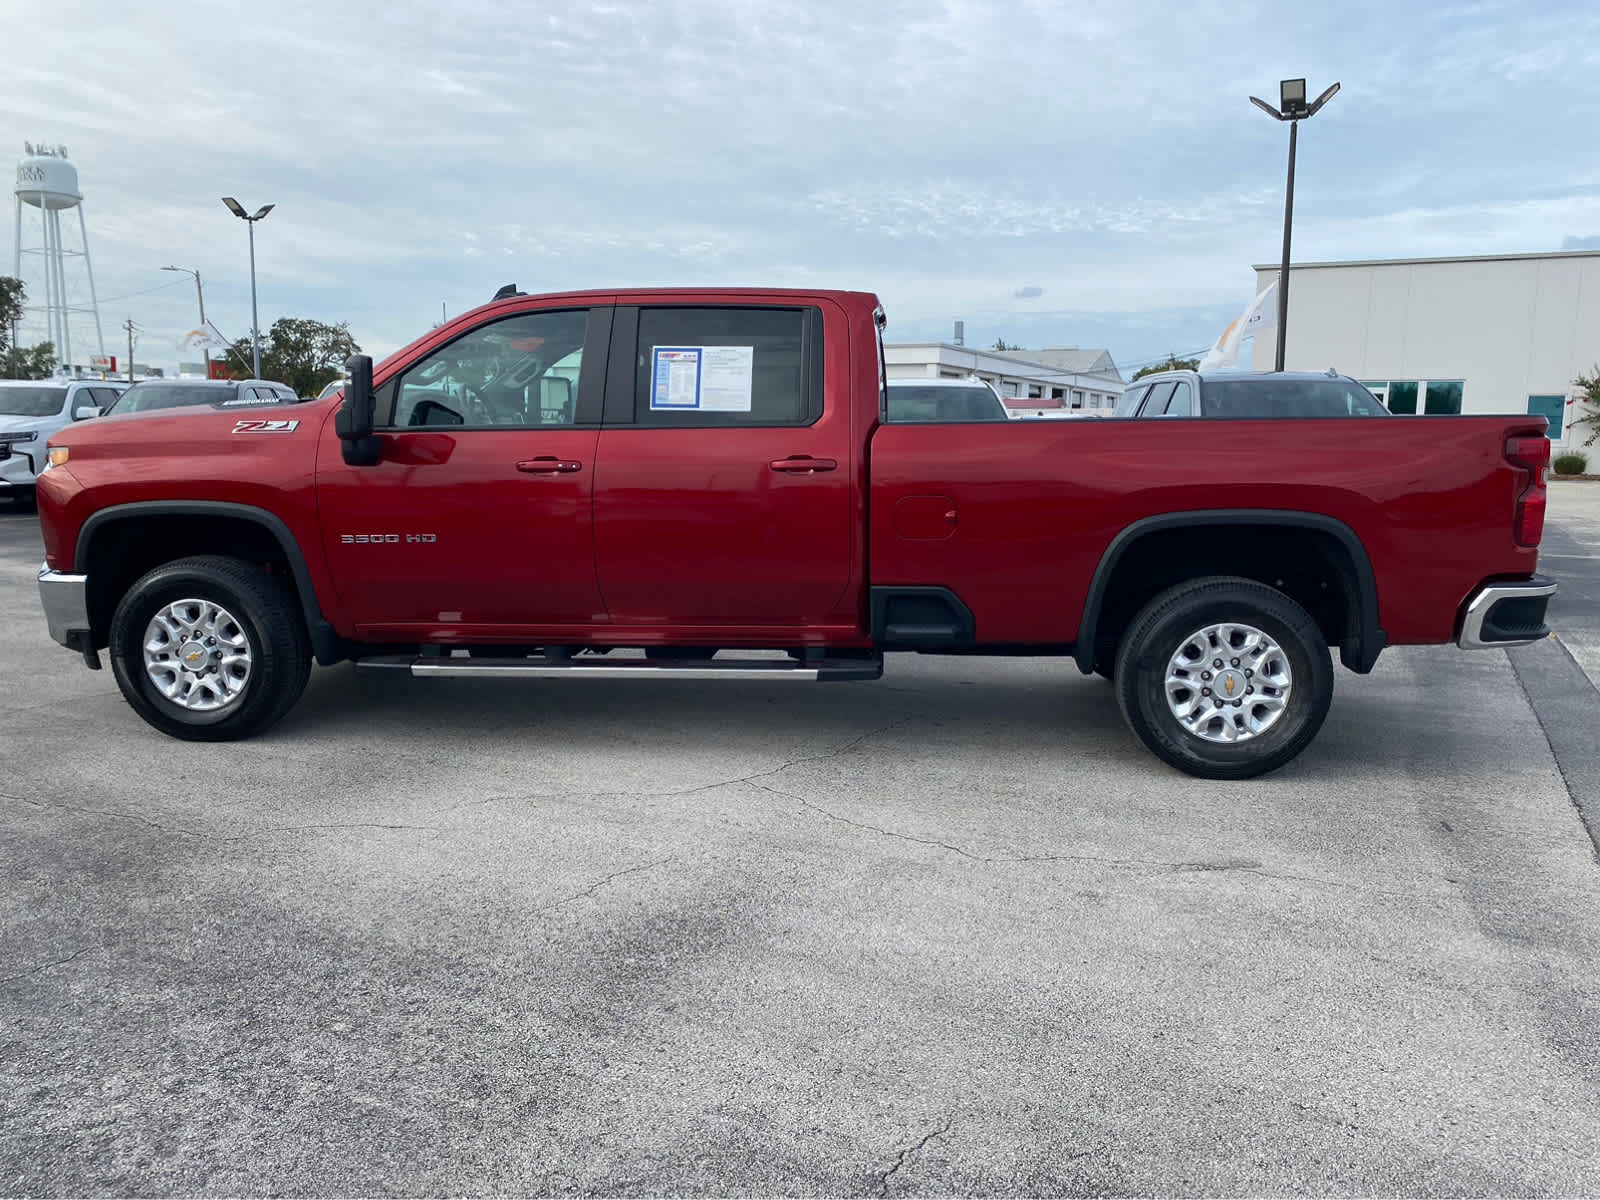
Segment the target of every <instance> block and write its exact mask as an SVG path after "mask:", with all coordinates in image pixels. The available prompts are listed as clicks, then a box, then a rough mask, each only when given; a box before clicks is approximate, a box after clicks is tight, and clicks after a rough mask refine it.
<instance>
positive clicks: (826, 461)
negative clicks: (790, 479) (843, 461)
mask: <svg viewBox="0 0 1600 1200" xmlns="http://www.w3.org/2000/svg"><path fill="white" fill-rule="evenodd" d="M767 466H769V467H771V468H772V469H773V470H774V471H784V472H786V473H788V474H790V475H810V474H811V473H812V472H814V471H833V470H837V469H838V466H839V464H838V463H837V462H835V461H834V460H833V459H831V458H812V457H811V456H810V455H808V454H791V455H790V456H789V457H788V458H775V459H773V460H772V461H771V462H769V463H768V464H767Z"/></svg>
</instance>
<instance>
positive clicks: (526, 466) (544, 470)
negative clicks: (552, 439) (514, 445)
mask: <svg viewBox="0 0 1600 1200" xmlns="http://www.w3.org/2000/svg"><path fill="white" fill-rule="evenodd" d="M517 470H519V471H521V472H522V473H523V474H524V475H570V474H572V473H573V472H574V471H581V470H583V464H582V463H581V462H576V461H574V460H573V459H570V458H557V457H556V456H555V455H553V454H544V455H540V456H539V457H538V458H525V459H523V460H522V461H521V462H519V463H518V464H517Z"/></svg>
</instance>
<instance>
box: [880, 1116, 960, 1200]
mask: <svg viewBox="0 0 1600 1200" xmlns="http://www.w3.org/2000/svg"><path fill="white" fill-rule="evenodd" d="M953 1124H955V1121H954V1119H953V1118H950V1117H946V1118H945V1122H944V1124H943V1125H941V1126H939V1128H937V1129H935V1130H933V1131H932V1132H931V1133H928V1134H927V1135H926V1136H924V1137H923V1139H922V1140H921V1141H920V1142H917V1143H916V1144H915V1145H912V1146H907V1147H906V1148H905V1149H903V1150H901V1151H900V1152H899V1153H898V1154H896V1155H895V1159H894V1162H893V1163H892V1164H891V1165H890V1167H889V1169H888V1170H886V1171H880V1172H879V1173H878V1192H877V1194H878V1195H879V1196H887V1195H888V1194H889V1179H890V1177H891V1176H893V1175H894V1173H895V1172H896V1171H898V1170H899V1169H900V1168H901V1167H903V1166H905V1165H906V1159H908V1158H910V1157H911V1156H912V1155H913V1154H915V1153H917V1152H918V1151H919V1150H921V1149H922V1148H923V1147H924V1146H926V1145H927V1144H928V1143H929V1142H931V1141H933V1140H934V1139H935V1138H941V1137H943V1136H944V1135H945V1134H947V1133H949V1132H950V1127H951V1126H952V1125H953Z"/></svg>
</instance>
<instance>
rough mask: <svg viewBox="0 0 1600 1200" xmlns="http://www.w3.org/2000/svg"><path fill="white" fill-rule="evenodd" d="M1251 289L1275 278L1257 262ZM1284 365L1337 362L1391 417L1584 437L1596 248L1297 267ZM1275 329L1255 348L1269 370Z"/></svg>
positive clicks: (1599, 349) (1315, 366)
mask: <svg viewBox="0 0 1600 1200" xmlns="http://www.w3.org/2000/svg"><path fill="white" fill-rule="evenodd" d="M1255 271H1256V290H1257V292H1260V291H1261V290H1262V289H1263V288H1265V287H1267V286H1268V285H1269V284H1271V282H1272V281H1273V280H1274V279H1276V278H1277V275H1278V265H1277V264H1276V263H1272V264H1266V265H1260V266H1257V267H1256V268H1255ZM1288 328H1289V336H1288V340H1287V344H1286V347H1285V351H1284V365H1285V366H1286V367H1287V368H1288V369H1290V370H1294V371H1300V370H1305V371H1323V370H1327V369H1328V368H1329V367H1333V368H1335V369H1336V370H1338V371H1339V372H1340V373H1342V374H1345V375H1350V376H1353V377H1355V378H1357V379H1359V380H1361V381H1362V382H1363V383H1365V384H1366V385H1367V386H1368V387H1369V388H1371V389H1372V390H1373V391H1374V392H1375V393H1377V395H1378V396H1379V397H1381V398H1382V399H1383V401H1384V403H1386V404H1387V405H1388V406H1389V408H1390V409H1391V410H1392V411H1394V412H1406V413H1466V414H1489V413H1536V414H1538V415H1540V416H1544V417H1548V418H1549V419H1550V434H1551V436H1552V438H1555V439H1556V440H1557V441H1560V442H1564V443H1567V444H1569V445H1570V444H1579V445H1581V443H1582V442H1583V440H1584V439H1585V438H1587V437H1588V436H1589V432H1590V428H1589V427H1587V426H1585V427H1580V428H1579V429H1577V430H1575V431H1574V430H1572V429H1571V427H1570V424H1569V422H1570V420H1571V418H1572V417H1574V416H1577V415H1580V414H1581V413H1582V412H1583V408H1582V406H1581V405H1575V404H1571V403H1570V401H1571V400H1572V399H1573V397H1574V395H1575V394H1576V389H1575V388H1574V387H1573V383H1572V381H1573V380H1574V379H1575V378H1576V377H1577V376H1578V375H1579V374H1587V373H1588V372H1590V371H1592V370H1593V369H1594V367H1595V365H1596V363H1597V362H1600V251H1561V252H1556V253H1549V254H1495V255H1479V256H1474V257H1470V258H1405V259H1379V260H1371V261H1357V262H1328V263H1295V264H1293V265H1292V266H1291V267H1290V269H1289V321H1288ZM1274 336H1275V335H1274V334H1273V333H1271V332H1267V333H1264V334H1263V335H1262V336H1261V337H1260V338H1258V339H1257V344H1256V346H1255V347H1254V349H1253V351H1252V353H1251V365H1252V366H1253V367H1254V369H1256V370H1270V369H1271V368H1272V365H1273V353H1274V346H1273V344H1272V340H1271V339H1272V338H1273V337H1274Z"/></svg>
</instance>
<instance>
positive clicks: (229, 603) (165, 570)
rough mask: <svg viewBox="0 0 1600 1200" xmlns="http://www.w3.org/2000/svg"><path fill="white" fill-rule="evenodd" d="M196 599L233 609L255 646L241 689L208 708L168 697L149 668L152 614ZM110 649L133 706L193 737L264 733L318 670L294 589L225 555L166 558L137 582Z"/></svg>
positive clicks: (116, 621) (123, 604) (120, 610)
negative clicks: (313, 666) (146, 649)
mask: <svg viewBox="0 0 1600 1200" xmlns="http://www.w3.org/2000/svg"><path fill="white" fill-rule="evenodd" d="M188 599H193V600H200V601H206V602H209V603H212V604H215V605H217V606H218V607H219V608H222V609H224V610H225V611H226V612H227V613H229V614H230V615H231V616H232V617H233V618H234V620H235V621H236V622H237V624H238V627H239V630H240V631H241V632H242V634H243V636H244V638H245V641H246V643H247V644H248V647H249V649H250V652H251V658H252V662H251V666H250V670H249V674H248V676H247V677H246V678H245V681H244V685H243V687H242V688H241V689H240V690H239V692H238V694H237V695H236V696H235V697H233V698H232V699H230V700H229V701H228V702H227V703H226V704H225V705H224V706H222V707H219V708H217V709H215V710H212V711H208V712H195V711H191V710H189V709H186V708H184V707H183V706H182V705H179V704H177V703H176V702H174V701H172V700H169V699H167V698H166V697H165V696H163V695H162V694H161V692H160V690H159V689H158V688H157V687H156V684H155V682H154V680H152V679H151V677H150V673H149V672H148V671H147V670H146V669H145V661H144V642H145V634H146V630H147V629H148V628H149V627H150V623H151V620H152V619H153V618H154V617H155V616H156V614H157V613H158V612H160V611H161V610H162V609H163V608H165V607H166V606H167V605H169V604H172V603H174V602H176V601H180V600H188ZM174 653H175V654H176V651H174ZM110 654H111V670H112V673H113V674H114V675H115V676H116V677H117V686H118V687H120V688H121V689H122V695H123V697H124V698H125V699H126V700H127V701H128V703H129V704H130V705H132V706H133V710H134V711H135V712H137V713H138V714H139V715H140V716H141V717H143V718H144V719H145V720H146V721H147V722H148V723H149V724H151V725H152V726H154V727H155V728H156V729H159V730H160V731H161V732H162V733H165V734H168V735H170V736H172V737H175V738H182V739H183V740H184V741H190V742H228V741H234V740H236V739H239V738H247V737H250V736H252V735H254V734H257V733H260V732H261V731H262V730H264V729H266V728H268V727H269V726H271V725H273V724H275V723H276V722H277V721H278V720H280V719H281V718H282V717H283V715H284V714H285V713H287V712H288V711H289V710H290V709H291V708H293V707H294V705H295V701H297V700H299V699H300V694H301V692H303V691H304V690H305V686H306V679H307V677H308V676H309V675H310V673H311V639H310V637H309V636H308V635H307V633H306V626H305V620H304V617H303V616H302V614H301V611H300V603H299V600H298V599H297V598H296V596H295V594H294V592H293V590H292V589H291V588H290V587H289V585H288V584H287V583H285V582H284V581H283V580H282V579H279V578H275V577H274V576H271V575H268V574H267V573H266V572H265V571H263V570H262V569H261V568H260V567H257V566H253V565H251V564H250V563H247V562H243V561H241V560H239V559H236V558H225V557H222V556H220V555H206V556H203V557H196V558H184V559H179V560H178V561H176V562H170V563H166V564H164V565H162V566H159V567H157V568H155V570H153V571H151V572H149V573H148V574H146V575H145V576H144V577H143V578H141V579H140V580H139V581H138V582H137V583H135V584H134V585H133V586H132V587H131V588H129V589H128V591H127V594H126V595H124V596H123V597H122V599H121V600H120V601H119V602H118V604H117V609H116V612H115V614H113V616H112V618H111V638H110ZM177 665H178V664H177V663H176V662H175V663H174V666H175V667H176V666H177Z"/></svg>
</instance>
